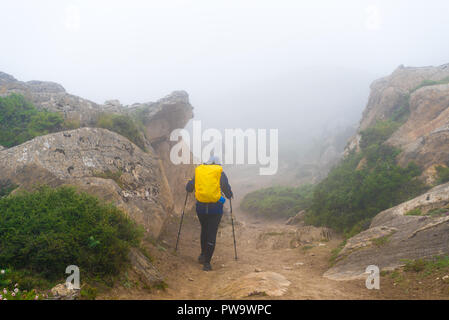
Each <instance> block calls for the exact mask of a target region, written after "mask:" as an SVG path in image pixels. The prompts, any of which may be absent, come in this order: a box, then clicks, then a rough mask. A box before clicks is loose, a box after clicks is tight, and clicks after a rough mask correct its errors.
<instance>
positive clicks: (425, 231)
mask: <svg viewBox="0 0 449 320" xmlns="http://www.w3.org/2000/svg"><path fill="white" fill-rule="evenodd" d="M448 204H449V183H446V184H443V185H440V186H437V187H435V188H433V189H431V190H429V191H428V192H426V193H425V194H423V195H421V196H419V197H416V198H414V199H412V200H410V201H407V202H404V203H401V204H399V205H398V206H395V207H393V208H390V209H387V210H385V211H382V212H381V213H379V214H378V215H377V216H376V217H375V218H374V219H373V221H372V223H371V225H370V228H369V229H367V230H365V231H363V232H361V233H359V234H358V235H356V236H354V237H352V238H350V239H349V240H348V241H347V243H346V245H345V247H344V248H343V250H342V251H341V252H340V253H339V255H338V257H337V259H336V261H337V262H336V264H335V265H334V266H333V267H332V268H331V269H329V270H328V271H326V273H325V274H324V276H325V277H327V278H330V279H335V280H350V279H358V278H364V277H366V275H365V274H364V272H365V269H366V267H367V266H369V265H376V266H378V267H379V268H380V269H381V270H393V269H395V268H398V267H400V266H403V265H404V263H405V262H404V261H405V260H413V259H426V258H431V257H433V256H436V255H443V254H449V215H442V216H431V215H426V213H427V212H428V211H429V210H431V209H435V208H441V207H447V205H448ZM415 208H420V209H421V210H422V212H423V214H424V215H422V216H411V215H406V213H407V212H408V211H410V210H412V209H415ZM448 212H449V208H448Z"/></svg>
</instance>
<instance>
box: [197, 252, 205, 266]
mask: <svg viewBox="0 0 449 320" xmlns="http://www.w3.org/2000/svg"><path fill="white" fill-rule="evenodd" d="M198 262H199V263H201V264H204V262H206V260H205V258H204V256H203V255H202V254H200V255H199V257H198Z"/></svg>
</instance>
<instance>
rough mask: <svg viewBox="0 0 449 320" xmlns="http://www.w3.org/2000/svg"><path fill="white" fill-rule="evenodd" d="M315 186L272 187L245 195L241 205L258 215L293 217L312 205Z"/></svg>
mask: <svg viewBox="0 0 449 320" xmlns="http://www.w3.org/2000/svg"><path fill="white" fill-rule="evenodd" d="M312 190H313V186H311V185H304V186H301V187H298V188H294V187H279V186H278V187H271V188H266V189H261V190H257V191H254V192H251V193H248V194H247V195H245V197H244V198H243V200H242V203H241V204H240V207H241V208H242V209H243V210H245V211H248V212H251V213H253V214H254V215H256V216H263V217H271V218H280V217H282V218H285V217H292V216H294V215H295V214H297V213H298V212H299V211H300V210H302V209H306V208H307V207H309V205H310V201H311V197H312Z"/></svg>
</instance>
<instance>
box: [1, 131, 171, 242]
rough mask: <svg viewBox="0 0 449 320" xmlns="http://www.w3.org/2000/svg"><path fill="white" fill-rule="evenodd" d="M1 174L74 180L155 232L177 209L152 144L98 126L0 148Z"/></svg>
mask: <svg viewBox="0 0 449 320" xmlns="http://www.w3.org/2000/svg"><path fill="white" fill-rule="evenodd" d="M0 172H1V175H0V176H1V179H6V180H8V179H9V180H10V181H12V182H13V183H15V184H18V185H20V186H22V187H23V188H30V187H32V186H33V185H34V184H44V183H45V184H49V185H51V186H57V185H62V184H69V185H76V186H79V187H80V188H81V189H83V190H85V191H87V192H88V193H91V194H95V195H97V196H100V197H101V198H103V199H105V200H108V201H112V202H114V203H115V204H117V205H118V206H119V207H120V208H122V209H123V210H124V211H125V212H126V213H128V214H129V216H131V217H132V218H133V219H134V220H136V221H137V222H139V223H141V224H142V225H143V226H144V227H145V228H146V229H147V230H148V231H149V232H150V233H151V235H153V236H155V237H157V236H158V235H159V233H160V230H161V227H162V224H163V222H164V220H165V217H166V215H167V214H170V213H171V212H172V210H173V202H172V199H171V193H170V190H169V187H168V185H167V184H166V180H165V179H164V177H163V173H162V171H161V167H160V163H159V159H158V157H157V155H156V154H155V153H154V151H153V150H149V152H147V153H145V152H143V151H142V150H140V149H139V148H138V147H137V146H136V145H134V144H133V143H131V142H130V141H129V140H127V139H126V138H124V137H122V136H120V135H118V134H116V133H114V132H111V131H108V130H105V129H98V128H80V129H76V130H71V131H64V132H58V133H53V134H49V135H46V136H41V137H36V138H34V139H33V140H31V141H28V142H25V143H23V144H21V145H19V146H16V147H14V148H9V149H5V150H3V151H1V152H0Z"/></svg>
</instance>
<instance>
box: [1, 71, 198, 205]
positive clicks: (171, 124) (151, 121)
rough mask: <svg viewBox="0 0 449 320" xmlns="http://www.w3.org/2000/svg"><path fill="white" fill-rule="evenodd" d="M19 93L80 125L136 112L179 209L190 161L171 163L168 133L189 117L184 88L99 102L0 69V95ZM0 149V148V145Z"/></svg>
mask: <svg viewBox="0 0 449 320" xmlns="http://www.w3.org/2000/svg"><path fill="white" fill-rule="evenodd" d="M13 92H16V93H20V94H23V95H24V96H25V97H26V98H27V99H29V100H30V101H31V102H33V104H34V105H35V106H36V107H37V108H39V109H46V110H50V111H53V112H60V113H61V114H62V115H63V116H64V118H65V119H67V120H70V121H75V123H79V125H80V126H81V127H85V126H95V123H96V121H97V118H98V116H99V115H100V114H101V113H103V112H108V113H116V114H128V115H131V116H134V117H135V116H137V118H138V119H140V120H141V121H142V122H143V124H144V126H145V137H143V139H144V142H145V143H144V144H145V147H146V148H147V149H150V150H151V149H152V150H153V153H156V155H157V156H158V157H159V158H160V166H161V170H162V171H163V176H162V179H164V180H165V182H166V183H168V185H169V189H170V192H171V194H172V195H173V196H174V197H172V198H173V199H174V204H175V208H176V211H175V212H176V213H177V214H178V213H179V212H180V211H181V210H182V205H183V198H184V193H185V189H184V185H185V183H186V180H187V178H188V177H192V176H193V168H194V166H193V165H184V164H181V165H173V164H172V163H171V161H170V158H169V155H170V148H171V147H172V146H173V144H174V143H176V142H171V141H170V139H169V137H170V133H171V132H172V131H173V130H174V129H178V128H184V126H185V125H186V124H187V122H188V121H189V120H190V119H191V118H192V117H193V107H192V106H191V105H190V102H189V96H188V94H187V92H185V91H174V92H173V93H171V94H169V95H167V96H165V97H164V98H162V99H160V100H158V101H156V102H146V103H135V104H133V105H131V106H123V105H122V104H121V103H120V101H118V100H116V99H115V100H114V99H112V100H107V101H105V103H104V104H103V105H100V104H96V103H94V102H92V101H89V100H86V99H82V98H80V97H77V96H74V95H71V94H69V93H67V92H66V91H65V89H64V88H63V87H62V86H61V85H59V84H57V83H53V82H44V81H28V82H22V81H18V80H16V79H15V78H14V77H13V76H11V75H8V74H6V73H3V72H0V96H6V95H8V94H10V93H13ZM0 150H1V149H0Z"/></svg>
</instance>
